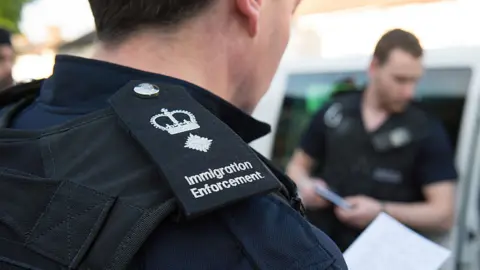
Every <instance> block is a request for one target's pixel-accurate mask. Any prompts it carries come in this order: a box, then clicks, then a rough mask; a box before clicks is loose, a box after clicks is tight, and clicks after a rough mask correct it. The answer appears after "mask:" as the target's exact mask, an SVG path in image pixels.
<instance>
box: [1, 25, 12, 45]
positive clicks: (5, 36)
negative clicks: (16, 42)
mask: <svg viewBox="0 0 480 270" xmlns="http://www.w3.org/2000/svg"><path fill="white" fill-rule="evenodd" d="M0 45H8V46H11V45H12V40H11V33H10V32H9V31H8V30H6V29H3V28H0Z"/></svg>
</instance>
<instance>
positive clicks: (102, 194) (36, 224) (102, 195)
mask: <svg viewBox="0 0 480 270" xmlns="http://www.w3.org/2000/svg"><path fill="white" fill-rule="evenodd" d="M65 183H71V184H75V185H77V186H78V187H82V188H85V189H88V190H89V191H91V192H93V193H95V195H97V196H99V197H108V198H109V197H110V196H108V195H106V194H104V193H101V192H98V191H96V190H94V189H90V188H88V187H86V186H83V185H80V184H78V183H74V182H70V181H64V182H62V183H61V184H60V185H59V186H58V188H57V190H55V193H54V194H53V196H52V198H51V199H50V201H49V202H48V204H47V207H46V208H45V209H49V208H50V206H51V204H52V202H53V200H54V198H55V197H56V195H57V193H58V192H59V190H60V189H61V188H62V186H63V185H65ZM107 201H108V200H105V199H102V203H103V204H105V203H106V202H107ZM99 205H101V204H97V205H94V206H93V207H89V208H87V209H86V210H85V211H84V212H82V213H80V214H77V216H76V217H79V216H81V215H84V214H86V213H87V212H88V211H90V210H92V209H93V208H95V207H97V206H99ZM44 215H45V212H43V213H42V214H41V215H40V217H39V218H38V220H37V222H36V223H35V225H34V226H33V228H32V230H31V231H30V233H29V235H30V234H31V233H32V232H33V231H34V230H35V229H36V227H37V226H38V224H39V223H40V221H41V219H42V218H43V216H44ZM64 222H65V221H63V223H64ZM58 225H61V224H57V225H56V226H55V227H57V226H58ZM47 232H48V231H47ZM47 232H45V233H47ZM45 233H44V234H45ZM36 239H38V237H36V238H35V239H33V240H30V239H27V243H29V242H33V241H34V240H36Z"/></svg>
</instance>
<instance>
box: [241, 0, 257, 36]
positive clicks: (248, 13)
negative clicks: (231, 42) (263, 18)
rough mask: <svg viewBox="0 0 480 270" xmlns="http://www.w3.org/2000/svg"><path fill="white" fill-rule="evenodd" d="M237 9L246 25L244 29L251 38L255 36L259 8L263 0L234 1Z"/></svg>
mask: <svg viewBox="0 0 480 270" xmlns="http://www.w3.org/2000/svg"><path fill="white" fill-rule="evenodd" d="M235 1H236V3H237V9H238V11H239V13H240V15H241V16H243V17H244V18H245V22H246V23H247V25H246V29H247V31H248V34H249V35H250V36H252V37H254V36H256V35H257V33H258V29H259V18H260V8H261V6H262V3H263V0H235Z"/></svg>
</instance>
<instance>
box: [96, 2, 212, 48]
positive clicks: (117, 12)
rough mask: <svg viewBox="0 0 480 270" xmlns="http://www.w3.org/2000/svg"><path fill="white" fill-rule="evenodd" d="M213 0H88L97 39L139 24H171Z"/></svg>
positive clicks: (124, 33) (116, 36)
mask: <svg viewBox="0 0 480 270" xmlns="http://www.w3.org/2000/svg"><path fill="white" fill-rule="evenodd" d="M214 1H216V0H89V2H90V6H91V9H92V13H93V17H94V19H95V25H96V28H97V36H98V39H99V40H101V41H105V42H115V41H120V40H122V39H124V38H126V37H128V36H129V35H130V34H131V33H132V32H134V31H136V30H138V29H139V28H142V27H159V28H163V29H166V30H168V29H171V28H174V27H176V26H178V25H180V24H181V23H183V22H184V21H186V20H188V19H191V18H193V17H195V16H197V15H198V14H200V13H201V12H202V11H204V10H205V9H207V8H208V7H209V6H210V5H211V4H212V3H213V2H214Z"/></svg>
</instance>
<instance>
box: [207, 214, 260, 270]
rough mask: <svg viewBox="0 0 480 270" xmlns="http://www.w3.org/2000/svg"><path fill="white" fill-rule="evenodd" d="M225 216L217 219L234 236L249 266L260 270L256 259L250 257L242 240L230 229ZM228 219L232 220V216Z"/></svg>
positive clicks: (219, 216) (228, 216)
mask: <svg viewBox="0 0 480 270" xmlns="http://www.w3.org/2000/svg"><path fill="white" fill-rule="evenodd" d="M223 218H224V217H223V215H216V219H217V220H219V221H220V222H219V223H220V224H222V225H223V227H225V229H226V230H227V232H228V234H229V235H230V236H232V238H233V239H234V241H235V243H236V244H237V245H238V247H239V248H240V252H241V253H242V255H243V256H245V258H246V259H247V262H248V264H249V265H250V266H251V267H252V268H253V269H255V270H260V269H261V268H260V267H259V266H258V264H257V262H256V261H255V259H254V258H253V257H252V255H250V253H248V251H247V249H246V248H245V247H244V245H243V243H242V241H240V239H239V238H238V237H237V235H236V234H235V233H234V232H233V231H232V230H231V229H230V227H229V226H228V224H227V223H226V222H225V220H223ZM227 218H228V219H230V215H227Z"/></svg>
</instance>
